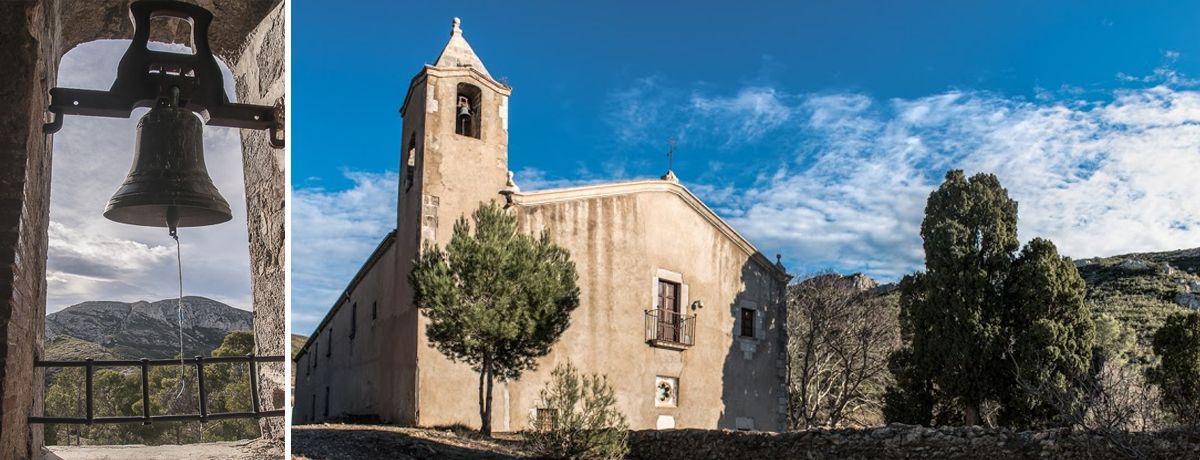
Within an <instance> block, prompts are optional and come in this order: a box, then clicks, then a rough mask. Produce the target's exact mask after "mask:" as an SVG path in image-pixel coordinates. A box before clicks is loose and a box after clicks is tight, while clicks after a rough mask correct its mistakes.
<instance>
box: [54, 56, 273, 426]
mask: <svg viewBox="0 0 1200 460" xmlns="http://www.w3.org/2000/svg"><path fill="white" fill-rule="evenodd" d="M129 44H130V41H129V40H99V41H92V42H88V43H84V44H80V45H78V46H76V47H74V48H73V49H72V50H71V51H69V52H68V53H66V54H65V55H64V56H63V58H62V60H61V61H60V62H59V72H58V81H57V83H56V84H55V86H56V87H68V88H81V89H95V90H107V89H108V87H109V86H110V85H111V84H112V78H113V77H112V76H113V75H115V73H116V68H117V64H118V62H119V60H120V59H121V56H122V54H123V53H124V52H125V50H126V49H127V48H128V47H129ZM150 48H151V49H156V50H159V51H168V52H173V53H176V52H188V50H189V47H188V46H186V45H184V44H167V43H163V42H151V43H150ZM219 61H220V62H219V63H220V67H221V73H222V74H223V76H224V80H225V85H224V86H225V90H226V92H227V94H230V95H233V94H234V85H235V84H234V81H235V78H234V76H233V73H232V71H231V70H230V68H229V66H228V65H227V64H226V63H225V62H224V60H219ZM176 105H177V104H176ZM260 134H261V133H260ZM54 138H55V142H54V145H53V147H52V155H53V158H54V161H53V162H52V165H51V169H52V173H51V175H50V176H51V181H50V214H49V232H48V251H47V265H46V313H47V314H48V315H57V316H54V317H53V318H51V319H48V320H47V321H48V323H50V324H51V325H53V326H54V327H55V328H59V327H61V326H59V325H60V324H71V323H72V322H74V321H78V320H77V319H73V318H71V317H70V315H69V313H70V312H67V313H64V314H60V313H59V312H61V311H63V310H64V309H66V308H68V307H72V306H76V305H81V304H83V303H85V302H120V303H122V305H121V308H125V307H126V306H129V308H130V309H131V310H130V313H129V315H128V316H127V317H128V318H130V321H140V320H147V319H148V318H147V317H146V316H145V315H146V313H147V312H149V311H153V310H155V309H156V308H157V307H159V306H160V305H161V306H163V308H164V309H165V310H169V311H165V312H164V314H165V315H166V316H165V317H164V318H163V320H164V321H163V324H161V325H162V326H164V327H170V328H171V329H170V330H169V331H164V333H163V334H162V336H161V337H158V338H161V339H162V340H164V341H167V340H169V342H168V343H164V344H162V345H163V347H162V348H163V350H170V352H166V351H149V352H148V351H147V350H144V349H143V350H137V351H140V352H141V353H134V352H133V351H132V350H130V348H132V347H133V346H135V345H134V344H126V343H117V342H113V343H102V342H103V341H104V339H102V338H95V337H90V336H88V337H77V336H76V335H81V334H80V333H79V332H77V331H74V330H67V331H63V330H49V329H48V330H47V331H46V333H47V335H46V337H47V340H46V342H45V347H46V349H45V352H46V355H45V356H44V358H45V359H47V360H69V359H86V358H93V359H139V358H143V357H145V358H151V359H163V358H175V357H177V353H176V352H175V351H176V350H177V349H178V348H179V344H178V343H176V340H177V339H176V338H175V337H176V332H175V331H176V329H175V328H176V327H177V326H178V325H177V317H176V310H175V307H174V299H176V298H177V296H178V293H179V285H178V283H179V278H178V266H177V262H178V261H177V260H176V241H175V240H174V239H173V238H172V237H171V236H170V235H169V234H168V230H167V229H166V228H163V224H164V222H163V220H164V218H165V217H166V212H165V211H166V210H165V209H163V208H162V206H161V205H156V204H154V203H153V202H154V200H155V198H156V196H155V194H156V193H157V192H156V191H157V190H162V189H164V188H168V187H166V184H164V183H163V182H164V181H169V182H173V183H184V184H185V185H186V186H185V187H182V188H180V187H175V188H176V189H178V190H182V191H183V192H184V193H183V195H182V196H180V197H177V198H180V199H181V200H180V203H181V205H182V204H190V205H193V206H181V208H182V209H183V210H184V213H185V214H184V217H183V222H181V225H180V227H181V228H179V229H178V237H179V249H180V251H179V255H180V256H181V260H182V268H183V280H184V286H183V295H184V296H185V301H184V305H183V308H182V313H183V326H184V332H185V334H184V335H185V340H184V343H183V352H182V353H183V354H182V356H183V357H185V358H191V357H194V356H197V355H201V356H209V355H210V353H211V352H212V348H210V347H211V345H212V342H213V341H214V340H215V339H216V338H215V337H201V336H202V335H203V334H204V333H203V332H202V331H199V330H198V329H196V327H197V326H198V325H199V323H202V319H200V318H198V317H197V314H198V313H199V311H208V308H207V307H206V308H203V309H202V308H201V307H202V306H201V305H200V304H201V303H206V304H207V302H206V301H202V300H200V299H201V298H202V299H210V300H212V301H216V302H219V303H221V304H224V305H228V306H231V307H234V308H236V309H239V310H240V313H239V312H230V313H232V315H230V316H229V318H230V319H236V320H237V321H245V323H244V325H243V326H241V327H239V328H238V329H243V330H245V331H247V332H250V331H252V330H253V312H252V307H253V299H252V293H251V271H250V250H249V246H248V244H247V241H248V236H249V235H248V225H247V218H246V216H247V212H246V209H247V204H246V181H245V178H244V175H243V166H242V157H243V152H242V142H241V139H240V138H239V136H238V133H237V131H236V130H233V129H228V128H213V127H209V126H203V121H202V119H201V117H200V116H198V115H196V114H194V113H192V112H191V111H188V110H183V109H179V108H178V107H171V104H170V102H169V101H163V104H161V105H159V106H156V107H154V108H141V109H136V110H135V111H134V112H133V115H132V116H131V117H129V118H107V117H71V116H68V117H67V119H66V120H65V123H64V124H63V127H62V129H61V130H60V131H59V132H57V133H55V134H54ZM173 161H179V162H186V163H197V162H198V163H199V164H198V165H189V167H187V168H182V170H183V171H184V173H182V174H177V175H165V174H163V173H164V171H167V170H166V169H164V167H165V165H164V163H168V162H173ZM173 166H178V165H173ZM156 216H162V217H156ZM154 220H157V221H154ZM197 224H215V225H206V226H194V225H197ZM140 301H146V302H149V303H150V305H145V304H140V303H139V302H140ZM163 304H166V305H163ZM115 305H117V304H115V303H114V306H115ZM76 308H77V309H78V308H80V307H76ZM83 308H90V306H84V307H83ZM87 311H93V310H87ZM60 316H61V317H62V318H63V319H61V320H57V321H56V320H55V319H57V318H58V317H60ZM71 348H79V349H80V350H81V351H82V353H79V354H77V355H74V356H73V355H69V354H64V351H67V350H68V349H71ZM138 354H141V355H142V356H138ZM168 355H169V356H168ZM188 364H189V365H188V366H185V367H184V369H183V370H184V372H185V373H186V378H185V381H186V382H188V383H187V384H185V385H182V386H184V387H186V388H183V390H184V391H181V392H180V394H182V396H179V397H176V398H173V399H171V400H170V401H160V400H159V399H161V398H167V397H170V396H171V395H170V394H167V393H173V392H174V390H175V389H177V387H176V386H171V388H166V387H165V385H166V383H165V382H159V381H156V380H155V379H152V381H153V382H154V383H152V388H151V389H150V394H151V398H152V400H153V401H152V406H153V409H154V413H155V414H162V415H167V414H172V413H176V414H181V413H195V412H197V411H198V401H197V396H198V393H197V392H196V388H195V386H194V383H191V380H192V379H194V378H195V377H194V374H195V371H194V369H192V368H191V363H188ZM246 369H247V366H246V365H245V364H238V365H235V366H231V367H230V368H229V369H228V370H229V371H230V372H236V373H238V374H239V375H244V373H245V372H246ZM76 371H78V369H76ZM96 372H97V375H103V376H104V377H105V378H96V379H95V383H94V385H96V391H97V394H107V393H110V392H112V391H114V390H115V389H116V388H117V387H118V386H122V385H124V386H131V387H132V390H134V395H135V396H140V395H139V394H137V393H136V391H137V389H138V388H139V387H140V382H139V381H137V379H136V377H137V372H138V370H137V369H136V368H114V369H107V370H97V371H96ZM108 372H115V373H117V374H120V375H113V374H109V373H108ZM154 372H156V374H155V375H154V377H161V376H163V374H164V373H165V374H168V375H169V374H175V373H178V372H179V370H178V366H175V367H168V368H163V369H155V371H154ZM47 374H48V375H47V376H46V378H45V387H44V388H45V390H44V391H45V392H46V397H47V399H46V401H45V407H44V409H43V412H42V414H43V415H45V416H54V417H78V416H83V415H84V413H83V409H84V407H83V405H82V404H81V403H82V401H81V400H76V401H63V400H62V397H63V394H64V393H65V392H67V391H66V390H69V389H72V388H81V385H82V381H76V380H80V379H82V378H83V375H82V374H81V373H79V372H63V371H62V370H58V369H48V370H47ZM208 384H209V386H210V388H209V390H210V391H211V390H219V389H223V388H224V387H225V386H227V384H226V383H225V382H222V383H221V388H214V384H213V381H210V382H208ZM188 385H191V386H190V387H188ZM235 391H236V392H238V395H237V397H236V399H239V400H241V401H245V402H246V403H247V404H248V403H249V401H250V394H249V393H247V391H248V387H247V388H244V389H243V388H238V389H237V390H235ZM242 393H244V394H242ZM72 403H75V404H72ZM113 411H114V409H113V408H110V407H104V404H97V405H96V412H95V415H96V416H97V417H100V416H130V415H140V413H134V412H136V411H132V408H125V409H124V410H119V411H117V412H116V413H110V412H113ZM157 425H158V424H157V422H156V424H155V425H150V426H142V425H140V424H119V425H108V426H103V425H93V426H91V427H88V426H84V425H68V424H58V425H52V424H48V425H44V426H45V428H44V432H43V433H44V436H45V445H47V446H55V445H75V444H78V443H79V442H80V440H81V439H84V440H87V442H90V443H93V444H110V443H128V442H135V443H140V444H148V445H152V444H161V443H178V442H183V443H188V442H197V441H201V440H203V441H205V442H211V441H228V440H234V439H251V438H257V437H259V436H261V430H260V429H259V427H258V424H257V423H256V422H254V421H252V420H223V421H214V422H210V423H209V424H207V425H206V426H204V427H203V428H202V427H201V424H200V423H199V422H166V423H165V424H163V425H162V426H157ZM34 428H35V429H37V428H38V427H37V426H35V427H34ZM201 431H204V432H207V433H209V434H208V435H206V436H200V433H201ZM213 433H219V434H216V435H214V434H213Z"/></svg>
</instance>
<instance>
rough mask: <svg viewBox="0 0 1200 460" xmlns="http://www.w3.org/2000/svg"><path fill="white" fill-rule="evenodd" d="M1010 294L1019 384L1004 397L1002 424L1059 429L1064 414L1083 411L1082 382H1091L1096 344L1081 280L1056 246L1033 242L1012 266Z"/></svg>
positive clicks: (1014, 363) (1010, 332)
mask: <svg viewBox="0 0 1200 460" xmlns="http://www.w3.org/2000/svg"><path fill="white" fill-rule="evenodd" d="M1007 292H1008V302H1009V305H1010V308H1009V319H1008V321H1007V323H1008V324H1007V328H1008V331H1007V335H1008V336H1009V345H1008V354H1009V357H1008V360H1007V361H1008V362H1009V363H1011V364H1012V366H1013V369H1012V370H1011V376H1012V378H1013V379H1015V381H1014V382H1012V383H1011V384H1009V385H1008V388H1007V392H1006V393H1005V394H1004V396H1005V398H1004V399H1005V400H1004V401H1003V402H1004V404H1003V410H1002V411H1001V413H1000V421H1001V423H1002V424H1004V425H1008V426H1016V427H1021V428H1041V427H1046V426H1052V425H1057V424H1061V423H1062V422H1063V421H1062V420H1059V419H1058V418H1057V417H1059V416H1060V415H1063V414H1062V412H1063V411H1068V412H1071V413H1079V412H1081V411H1082V410H1084V407H1083V398H1084V393H1083V391H1082V389H1081V388H1080V383H1082V382H1084V381H1086V380H1087V378H1088V371H1089V369H1090V367H1091V362H1092V353H1093V344H1094V343H1095V326H1094V325H1093V323H1092V316H1091V313H1090V312H1089V311H1088V309H1087V307H1086V306H1085V305H1084V303H1083V298H1084V292H1085V288H1084V283H1083V278H1082V277H1080V276H1079V271H1078V270H1076V268H1075V264H1073V263H1071V261H1070V259H1067V258H1065V257H1060V256H1059V255H1058V250H1057V249H1056V248H1055V247H1054V243H1051V242H1050V241H1048V240H1045V239H1041V238H1034V239H1033V240H1032V241H1030V242H1029V244H1027V245H1026V246H1025V248H1024V249H1023V250H1022V251H1021V255H1020V256H1019V257H1018V258H1017V260H1016V261H1015V262H1014V263H1013V266H1012V270H1011V274H1010V275H1009V278H1008V287H1007ZM1056 422H1057V423H1056Z"/></svg>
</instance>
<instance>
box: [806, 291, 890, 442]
mask: <svg viewBox="0 0 1200 460" xmlns="http://www.w3.org/2000/svg"><path fill="white" fill-rule="evenodd" d="M874 287H875V283H874V281H871V280H870V279H869V278H866V277H865V276H862V275H853V276H847V277H843V276H841V275H837V274H832V273H826V274H821V275H817V276H813V277H811V278H809V279H806V280H804V281H802V282H800V283H799V284H796V285H793V286H791V287H789V288H788V324H787V334H788V355H789V356H788V357H789V362H790V369H789V371H788V385H789V402H788V416H789V424H790V425H791V428H792V429H808V428H814V427H838V426H853V425H870V424H875V423H878V421H879V420H880V419H881V417H880V408H881V407H882V400H883V392H884V389H885V387H886V386H887V383H888V379H890V378H891V374H890V373H889V372H888V367H887V360H888V355H889V354H890V353H891V352H892V351H893V350H895V349H896V347H897V346H898V345H899V326H898V320H897V315H898V311H897V308H896V305H895V302H894V299H892V301H889V299H886V298H882V297H880V296H877V295H874V294H873V292H872V290H873V288H874Z"/></svg>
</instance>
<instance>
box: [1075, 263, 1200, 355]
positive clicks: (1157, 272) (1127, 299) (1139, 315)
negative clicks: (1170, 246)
mask: <svg viewBox="0 0 1200 460" xmlns="http://www.w3.org/2000/svg"><path fill="white" fill-rule="evenodd" d="M1075 265H1076V266H1077V267H1079V274H1080V276H1082V277H1083V280H1084V282H1086V283H1087V303H1088V307H1089V308H1091V310H1092V311H1093V312H1094V313H1096V314H1101V313H1108V314H1110V315H1112V316H1113V317H1115V318H1117V319H1119V320H1121V321H1122V322H1123V323H1125V324H1127V325H1129V326H1130V327H1132V328H1133V329H1134V331H1136V332H1137V335H1138V342H1139V344H1140V345H1141V346H1143V347H1145V346H1148V344H1149V340H1150V336H1151V335H1152V334H1153V333H1154V331H1155V330H1157V329H1158V327H1159V326H1161V325H1162V323H1163V321H1164V320H1165V319H1166V317H1167V316H1169V315H1171V314H1172V313H1176V312H1181V311H1188V310H1189V309H1192V310H1194V309H1197V308H1200V248H1195V249H1183V250H1178V251H1168V252H1152V253H1140V254H1124V255H1119V256H1112V257H1096V258H1091V259H1080V260H1077V261H1075Z"/></svg>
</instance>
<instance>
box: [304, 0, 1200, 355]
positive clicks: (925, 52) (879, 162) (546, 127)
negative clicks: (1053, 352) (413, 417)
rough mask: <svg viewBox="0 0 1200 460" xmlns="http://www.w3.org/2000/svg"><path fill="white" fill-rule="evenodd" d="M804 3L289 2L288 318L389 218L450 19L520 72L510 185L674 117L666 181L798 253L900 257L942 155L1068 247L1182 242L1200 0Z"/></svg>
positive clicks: (349, 265) (560, 181)
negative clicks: (673, 153) (409, 133)
mask: <svg viewBox="0 0 1200 460" xmlns="http://www.w3.org/2000/svg"><path fill="white" fill-rule="evenodd" d="M811 3H813V4H808V3H805V4H800V3H799V2H764V3H761V4H758V5H757V6H754V7H748V6H746V5H744V4H741V3H739V4H734V3H704V2H690V3H688V4H687V5H688V6H687V7H686V8H685V7H681V6H680V5H681V3H680V2H593V3H583V2H455V3H446V2H441V3H439V2H421V3H412V4H409V3H407V2H404V3H401V2H382V1H381V2H376V3H375V4H373V5H372V6H369V7H368V6H365V2H364V3H360V4H359V5H361V6H360V7H358V8H350V7H346V6H344V5H341V4H336V3H333V2H302V3H301V2H298V3H297V4H296V5H294V6H293V10H292V12H293V21H294V24H293V28H292V30H293V50H292V72H293V74H292V78H293V80H292V82H293V85H292V109H293V112H292V123H293V125H292V128H293V129H292V133H291V135H292V154H293V160H292V166H293V178H294V179H293V181H294V186H295V194H294V203H293V204H294V207H293V210H294V214H293V222H294V237H295V240H294V244H293V248H295V249H294V250H295V251H296V252H295V253H294V258H293V263H294V267H293V274H294V278H293V286H294V287H293V293H294V302H293V303H294V306H295V310H294V316H293V317H294V323H295V327H296V331H297V332H299V333H307V332H308V331H309V330H311V328H312V327H313V326H315V324H316V322H317V321H319V320H320V317H321V315H322V314H323V313H324V311H325V310H327V309H328V307H329V306H330V304H331V303H332V301H333V299H334V298H335V297H336V296H337V294H338V293H339V292H340V290H341V289H342V288H344V286H345V283H346V282H347V281H348V280H349V279H350V277H352V276H353V274H354V271H355V270H356V269H357V268H358V265H359V263H361V261H363V260H364V259H365V258H366V256H367V255H368V254H369V253H370V251H371V249H373V247H374V245H375V244H376V243H377V242H378V240H379V239H380V238H382V236H383V235H384V234H386V233H387V231H388V230H390V229H391V227H392V225H394V199H395V198H394V196H395V180H396V174H395V171H396V170H397V168H398V163H399V160H398V152H399V142H400V141H399V137H400V136H399V129H400V118H399V115H398V113H397V110H398V108H399V106H400V104H401V103H402V100H403V96H404V92H405V91H406V89H407V83H408V81H409V79H410V78H411V77H412V76H413V75H414V74H415V73H416V72H417V71H418V70H420V68H421V65H422V64H425V63H430V62H432V61H433V60H434V59H436V57H437V54H438V52H439V51H440V50H441V48H442V46H443V45H444V44H445V42H446V40H447V39H448V37H449V31H450V19H451V18H452V17H454V16H458V17H461V18H462V21H463V24H462V27H463V30H464V34H465V36H466V38H467V40H468V41H469V42H470V43H471V45H472V47H473V48H474V49H475V51H476V53H477V54H479V56H480V57H481V58H482V59H483V61H484V63H485V64H486V65H487V67H488V70H489V71H490V72H491V74H492V75H493V76H495V77H497V78H499V79H501V80H504V81H506V82H507V83H508V84H510V85H511V86H512V87H513V88H514V90H513V96H512V100H511V102H510V120H511V123H510V146H509V158H510V169H512V170H513V171H515V172H516V180H517V183H518V184H520V185H521V186H522V188H524V189H539V188H548V187H557V186H569V185H577V184H581V183H588V182H596V181H609V180H621V179H629V178H639V177H653V176H658V175H660V174H662V173H663V170H664V169H665V162H666V160H665V157H664V153H665V150H666V139H667V138H671V137H674V138H676V139H678V140H679V148H678V152H679V153H678V156H677V158H676V161H675V171H676V173H677V175H678V176H679V177H680V179H681V180H682V182H683V183H684V184H685V185H687V186H688V187H689V188H691V189H692V190H693V191H694V192H696V193H697V194H698V195H699V196H700V197H701V198H702V199H704V200H705V201H706V202H707V203H708V204H709V205H710V206H711V207H712V208H713V209H714V210H716V211H717V212H718V214H720V215H722V216H723V217H724V218H726V219H727V220H728V221H729V222H730V223H731V224H732V225H733V226H734V227H735V228H737V229H738V230H739V231H740V232H741V233H743V234H744V235H745V236H747V237H748V238H749V239H750V240H751V241H752V242H753V243H755V244H756V245H757V246H758V247H759V248H760V249H761V250H762V251H763V252H764V253H767V254H769V255H773V254H775V253H782V254H783V256H784V262H785V264H786V265H788V267H789V268H790V269H791V271H793V272H794V273H796V274H801V275H802V274H804V273H811V272H813V271H816V270H821V269H830V268H831V269H835V270H838V271H843V272H853V271H864V272H866V273H868V274H870V275H872V276H875V277H877V278H880V279H884V280H889V281H890V280H895V279H896V278H898V277H899V276H902V275H903V274H904V273H908V272H911V271H913V270H916V269H919V268H920V266H921V264H922V254H921V248H920V238H919V236H918V235H917V231H918V227H919V224H920V219H921V211H922V208H923V207H924V200H925V197H926V196H927V195H928V193H929V191H930V190H931V189H932V188H934V187H936V185H937V183H938V182H940V178H941V176H942V175H943V174H944V173H945V171H946V170H947V169H950V168H963V169H966V170H967V171H968V172H969V173H974V172H980V171H983V172H991V173H995V174H997V175H998V176H999V177H1000V179H1001V181H1002V182H1003V183H1004V184H1005V185H1006V186H1007V187H1008V188H1009V191H1010V193H1011V194H1012V195H1013V196H1014V198H1015V199H1017V200H1018V201H1019V202H1020V206H1021V207H1020V218H1021V232H1020V237H1021V239H1022V240H1028V239H1030V238H1032V237H1034V236H1044V237H1049V238H1051V239H1052V240H1054V241H1055V242H1056V243H1057V244H1058V245H1059V247H1060V250H1062V252H1064V253H1065V254H1068V255H1071V256H1074V257H1090V256H1096V255H1111V254H1115V253H1121V252H1132V251H1146V250H1165V249H1175V248H1182V247H1195V246H1198V245H1200V204H1197V200H1195V199H1194V197H1195V196H1200V188H1198V187H1200V186H1198V185H1196V184H1197V181H1195V180H1194V178H1195V177H1198V176H1200V94H1198V93H1197V92H1196V89H1197V83H1198V82H1197V81H1196V78H1198V77H1200V31H1198V30H1200V29H1197V28H1196V27H1195V21H1196V19H1197V18H1200V4H1197V3H1194V2H1177V3H1152V4H1141V5H1135V4H1131V3H1129V2H1125V3H1117V2H1088V3H1087V4H1086V5H1085V4H1083V3H1079V4H1071V3H1059V4H1056V5H1050V6H1047V5H1044V4H1042V3H1045V2H1036V3H1035V2H992V3H990V4H988V5H978V4H973V3H976V2H926V3H917V2H904V3H903V4H901V3H900V2H893V3H894V4H889V5H880V4H878V3H882V2H836V4H835V2H821V4H815V3H816V2H811ZM968 3H972V4H970V5H968Z"/></svg>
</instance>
